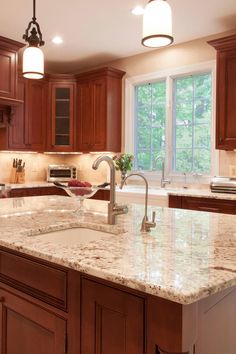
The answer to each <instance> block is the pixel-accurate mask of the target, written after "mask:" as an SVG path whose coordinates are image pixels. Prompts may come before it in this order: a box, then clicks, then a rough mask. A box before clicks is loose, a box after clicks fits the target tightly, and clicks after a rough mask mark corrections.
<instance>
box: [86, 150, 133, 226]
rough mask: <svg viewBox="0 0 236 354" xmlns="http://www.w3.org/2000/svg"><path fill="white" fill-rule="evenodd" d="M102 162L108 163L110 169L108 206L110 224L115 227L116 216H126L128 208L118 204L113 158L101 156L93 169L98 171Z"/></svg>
mask: <svg viewBox="0 0 236 354" xmlns="http://www.w3.org/2000/svg"><path fill="white" fill-rule="evenodd" d="M102 161H106V162H107V163H108V165H109V167H110V202H109V204H108V224H110V225H114V224H115V222H116V215H121V214H126V213H127V212H128V208H127V206H126V205H117V204H116V185H115V165H114V162H113V160H112V158H111V157H109V156H100V157H98V158H97V159H96V160H95V161H94V163H93V166H92V167H93V169H94V170H97V169H98V166H99V165H100V163H101V162H102Z"/></svg>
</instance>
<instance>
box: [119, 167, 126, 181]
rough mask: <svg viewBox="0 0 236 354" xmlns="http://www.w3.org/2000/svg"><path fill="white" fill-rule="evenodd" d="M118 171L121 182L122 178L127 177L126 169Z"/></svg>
mask: <svg viewBox="0 0 236 354" xmlns="http://www.w3.org/2000/svg"><path fill="white" fill-rule="evenodd" d="M120 173H121V183H124V180H125V178H126V177H127V170H122V171H120ZM125 183H126V182H125Z"/></svg>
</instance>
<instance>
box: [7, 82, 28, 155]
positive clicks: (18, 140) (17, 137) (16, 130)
mask: <svg viewBox="0 0 236 354" xmlns="http://www.w3.org/2000/svg"><path fill="white" fill-rule="evenodd" d="M18 98H19V99H20V100H22V101H23V102H25V100H26V81H25V79H23V78H21V77H20V78H19V79H18ZM25 124H26V105H25V104H24V103H22V104H21V105H19V106H18V107H16V109H15V114H14V117H13V119H12V124H11V125H10V126H9V127H8V143H7V147H8V149H9V150H25V149H26V145H25V143H26V137H25Z"/></svg>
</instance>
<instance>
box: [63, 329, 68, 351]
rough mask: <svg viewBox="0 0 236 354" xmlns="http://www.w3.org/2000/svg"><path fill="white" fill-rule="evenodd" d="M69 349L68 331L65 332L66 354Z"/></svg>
mask: <svg viewBox="0 0 236 354" xmlns="http://www.w3.org/2000/svg"><path fill="white" fill-rule="evenodd" d="M67 350H68V336H67V333H65V348H64V354H67Z"/></svg>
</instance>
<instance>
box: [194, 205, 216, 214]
mask: <svg viewBox="0 0 236 354" xmlns="http://www.w3.org/2000/svg"><path fill="white" fill-rule="evenodd" d="M198 208H199V210H204V211H216V212H218V213H219V212H220V209H219V208H211V207H204V206H199V207H198Z"/></svg>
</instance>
